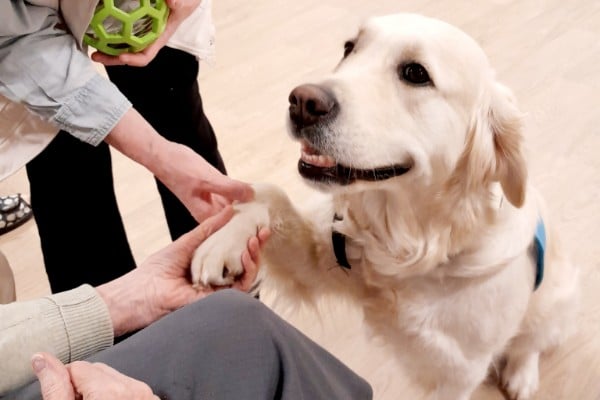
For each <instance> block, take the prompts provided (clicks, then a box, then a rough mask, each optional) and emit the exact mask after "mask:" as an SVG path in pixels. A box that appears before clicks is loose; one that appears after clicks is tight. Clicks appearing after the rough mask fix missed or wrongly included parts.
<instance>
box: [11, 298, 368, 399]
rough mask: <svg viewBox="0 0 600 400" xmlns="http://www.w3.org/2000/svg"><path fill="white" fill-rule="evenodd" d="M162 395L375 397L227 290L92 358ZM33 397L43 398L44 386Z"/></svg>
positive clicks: (329, 358) (271, 316)
mask: <svg viewBox="0 0 600 400" xmlns="http://www.w3.org/2000/svg"><path fill="white" fill-rule="evenodd" d="M89 361H92V362H104V363H106V364H108V365H110V366H112V367H113V368H115V369H117V370H119V371H120V372H122V373H124V374H126V375H128V376H131V377H132V378H135V379H139V380H141V381H143V382H146V383H147V384H148V385H150V387H152V389H153V391H154V393H155V394H156V395H158V396H159V397H160V398H161V399H171V400H186V399H190V400H191V399H202V400H208V399H210V400H243V399H248V400H272V399H273V400H274V399H294V400H295V399H298V400H321V399H322V400H334V399H340V400H355V399H356V400H368V399H371V398H372V390H371V387H370V386H369V384H368V383H367V382H366V381H365V380H364V379H362V378H361V377H359V376H358V375H356V374H355V373H354V372H353V371H351V370H350V369H349V368H347V367H346V366H345V365H343V364H342V363H341V362H340V361H339V360H337V359H336V358H335V357H334V356H333V355H331V354H330V353H328V352H327V351H325V350H324V349H323V348H321V347H320V346H318V345H317V344H316V343H314V342H313V341H312V340H310V339H309V338H307V337H306V336H305V335H303V334H302V333H301V332H299V331H298V330H296V329H295V328H294V327H292V326H291V325H289V324H288V323H287V322H285V321H284V320H283V319H281V318H280V317H278V316H277V315H276V314H275V313H273V312H272V311H271V310H270V309H269V308H268V307H266V306H265V305H264V304H263V303H261V302H260V301H258V300H256V299H254V298H252V297H251V296H249V295H247V294H244V293H240V292H237V291H234V290H223V291H220V292H218V293H215V294H212V295H210V296H208V297H207V298H205V299H203V300H200V301H197V302H195V303H194V304H191V305H189V306H187V307H184V308H182V309H181V310H178V311H175V312H173V313H171V314H170V315H167V316H166V317H164V318H163V319H161V320H160V321H157V322H156V323H154V324H152V325H151V326H149V327H148V328H146V329H144V330H142V331H140V332H138V333H137V334H135V335H133V336H131V337H130V338H128V339H126V340H124V341H123V342H121V343H119V344H117V345H115V346H113V347H111V348H109V349H106V350H104V351H102V352H100V353H98V354H97V355H95V356H93V357H91V358H90V359H89ZM35 386H36V385H31V386H30V387H29V388H26V390H25V391H24V392H27V391H28V390H29V392H28V393H29V394H28V395H27V396H25V395H23V393H20V395H19V396H18V397H16V398H19V399H36V398H40V397H39V387H35Z"/></svg>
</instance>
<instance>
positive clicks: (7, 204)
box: [0, 194, 33, 235]
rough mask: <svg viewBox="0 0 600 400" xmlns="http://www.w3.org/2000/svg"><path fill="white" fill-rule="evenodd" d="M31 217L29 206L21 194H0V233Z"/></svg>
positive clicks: (21, 223)
mask: <svg viewBox="0 0 600 400" xmlns="http://www.w3.org/2000/svg"><path fill="white" fill-rule="evenodd" d="M31 217H33V212H32V211H31V206H30V205H29V204H28V203H27V202H26V201H25V199H23V198H22V197H21V194H12V195H10V196H0V235H3V234H5V233H7V232H10V231H12V230H13V229H15V228H18V227H19V226H21V225H23V224H24V223H25V222H27V221H29V220H30V219H31Z"/></svg>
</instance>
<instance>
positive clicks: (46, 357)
mask: <svg viewBox="0 0 600 400" xmlns="http://www.w3.org/2000/svg"><path fill="white" fill-rule="evenodd" d="M31 366H32V367H33V371H34V372H35V375H36V376H37V378H38V381H39V382H40V388H41V392H42V398H43V399H44V400H75V393H74V391H73V385H72V384H71V376H70V375H69V371H68V370H67V368H66V367H65V366H64V365H63V363H61V362H60V361H59V360H58V359H57V358H56V357H54V356H52V355H50V354H48V353H36V354H34V355H33V357H32V358H31Z"/></svg>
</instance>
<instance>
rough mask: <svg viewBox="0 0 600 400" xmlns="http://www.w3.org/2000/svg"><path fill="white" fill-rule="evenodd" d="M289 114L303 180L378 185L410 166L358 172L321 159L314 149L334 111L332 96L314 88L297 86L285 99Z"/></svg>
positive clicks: (405, 170) (400, 173) (334, 100)
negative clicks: (299, 151) (299, 146)
mask: <svg viewBox="0 0 600 400" xmlns="http://www.w3.org/2000/svg"><path fill="white" fill-rule="evenodd" d="M289 103H290V106H289V114H290V121H291V123H292V129H293V134H294V136H295V137H296V138H298V139H301V140H302V158H301V159H300V161H298V171H299V172H300V175H302V176H303V177H304V178H306V179H309V180H312V181H315V182H319V183H337V184H339V185H349V184H351V183H353V182H356V181H371V182H373V181H382V180H385V179H389V178H393V177H396V176H400V175H404V174H405V173H406V172H408V171H409V170H410V168H411V165H392V166H386V167H381V168H370V169H359V168H354V167H349V166H344V165H341V164H338V163H336V162H335V160H334V159H333V158H331V157H328V156H326V155H322V154H321V153H320V152H319V151H318V150H317V149H316V148H315V146H314V143H315V142H320V141H322V140H323V138H321V137H319V132H322V129H319V127H322V126H323V125H326V124H327V123H328V122H330V121H331V120H332V119H333V118H335V114H336V112H337V110H338V102H337V100H336V98H335V97H334V95H333V94H332V93H331V92H330V91H328V90H327V89H325V88H323V87H322V86H318V85H312V84H307V85H301V86H298V87H296V88H295V89H294V90H292V92H291V93H290V96H289Z"/></svg>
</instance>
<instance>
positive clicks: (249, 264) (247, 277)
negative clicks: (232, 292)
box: [233, 250, 258, 292]
mask: <svg viewBox="0 0 600 400" xmlns="http://www.w3.org/2000/svg"><path fill="white" fill-rule="evenodd" d="M242 265H243V267H244V273H243V274H242V275H241V276H240V277H239V279H238V280H237V281H235V282H234V284H233V287H234V288H235V289H238V290H241V291H243V292H247V291H249V290H250V289H251V288H252V284H253V283H254V281H255V280H256V276H257V275H258V265H257V264H256V263H255V262H254V260H252V257H251V256H250V253H249V252H248V250H245V251H244V252H243V253H242Z"/></svg>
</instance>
